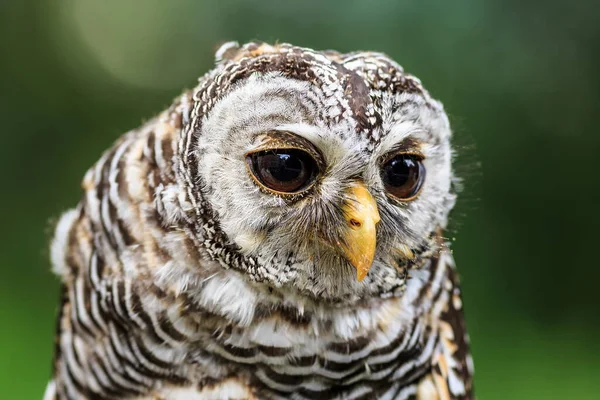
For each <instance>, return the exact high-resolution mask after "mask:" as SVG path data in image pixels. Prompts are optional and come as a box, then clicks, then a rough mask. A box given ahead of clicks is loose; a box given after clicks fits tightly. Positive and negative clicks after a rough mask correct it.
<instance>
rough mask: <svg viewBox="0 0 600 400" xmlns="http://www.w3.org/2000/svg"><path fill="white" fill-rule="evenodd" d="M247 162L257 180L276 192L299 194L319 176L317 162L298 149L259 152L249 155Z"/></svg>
mask: <svg viewBox="0 0 600 400" xmlns="http://www.w3.org/2000/svg"><path fill="white" fill-rule="evenodd" d="M247 161H248V164H249V165H250V170H251V171H252V174H253V175H254V177H255V178H256V180H257V181H258V182H260V183H261V184H262V185H264V186H265V187H266V188H268V189H271V190H273V191H275V192H282V193H295V192H299V191H301V190H302V189H304V188H306V187H307V186H308V185H309V184H310V183H311V182H312V180H313V178H314V177H315V176H316V174H317V163H316V162H315V160H314V159H313V158H312V157H311V156H310V155H309V154H308V153H307V152H305V151H302V150H298V149H273V150H266V151H259V152H256V153H252V154H249V155H248V156H247Z"/></svg>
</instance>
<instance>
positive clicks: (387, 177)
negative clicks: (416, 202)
mask: <svg viewBox="0 0 600 400" xmlns="http://www.w3.org/2000/svg"><path fill="white" fill-rule="evenodd" d="M422 160H423V159H422V157H420V156H418V155H414V154H398V155H396V156H395V157H393V158H391V159H390V160H388V161H387V162H386V163H385V164H383V167H382V169H381V179H382V180H383V183H384V184H385V188H386V190H387V191H388V192H389V193H390V194H391V195H392V196H394V197H396V198H397V199H399V200H403V201H407V200H413V199H414V198H415V197H416V196H417V194H418V193H419V190H421V186H422V185H423V181H424V180H425V167H424V166H423V162H422Z"/></svg>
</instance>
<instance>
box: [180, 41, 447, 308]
mask: <svg viewBox="0 0 600 400" xmlns="http://www.w3.org/2000/svg"><path fill="white" fill-rule="evenodd" d="M303 63H304V64H306V65H304V64H303ZM290 66H291V67H290ZM290 68H295V69H290ZM240 71H242V72H240ZM236 72H237V75H235V74H236ZM232 76H233V77H235V79H234V78H232ZM205 79H206V82H205V83H204V84H203V85H201V88H200V90H199V91H198V93H197V95H196V98H197V99H198V103H197V104H196V108H195V111H194V113H195V114H196V115H195V118H194V121H195V122H192V123H191V124H190V128H189V131H190V134H191V135H192V136H193V138H192V139H193V140H190V144H189V152H190V154H191V158H190V161H189V162H190V163H192V171H193V173H191V175H192V176H193V179H192V180H193V181H194V182H196V183H197V184H196V185H195V187H194V188H193V189H192V190H193V192H194V194H195V195H196V196H197V198H198V202H197V203H198V204H200V207H205V208H207V209H210V210H209V211H210V214H211V215H212V219H213V220H214V221H212V222H213V225H212V226H210V227H209V228H206V226H207V223H209V222H210V221H201V224H203V226H204V227H205V228H204V229H205V231H206V230H210V229H212V230H213V231H218V232H219V234H218V235H213V236H212V238H210V239H209V240H213V241H215V242H220V243H217V245H218V246H216V245H213V246H212V248H216V247H218V248H219V250H217V251H215V253H214V254H215V255H214V257H215V259H217V260H218V261H220V262H221V263H222V264H225V263H226V264H227V267H230V266H231V265H230V264H233V265H234V267H236V268H238V269H239V270H241V272H242V273H244V274H246V275H247V276H248V277H249V279H250V280H254V281H260V282H266V283H268V284H269V285H271V286H276V287H292V288H294V289H297V290H298V291H300V292H302V293H306V294H308V295H310V296H312V297H317V298H321V299H330V300H341V299H346V300H356V299H360V298H365V297H371V296H375V295H382V294H384V293H390V292H394V291H397V290H400V289H401V288H402V287H403V285H404V284H405V279H406V270H407V266H408V265H409V264H410V263H413V262H415V261H416V260H418V258H419V255H420V254H422V253H423V252H425V251H426V250H428V249H430V248H431V246H433V245H434V244H433V243H434V242H435V241H434V240H433V235H434V232H435V231H436V230H437V229H438V228H443V227H444V226H445V225H446V221H447V216H448V212H449V211H450V209H451V208H452V205H453V203H454V194H453V193H452V192H451V183H452V179H453V178H452V173H451V148H450V129H449V124H448V120H447V118H446V115H445V113H444V112H443V109H442V108H441V105H440V104H439V103H437V102H435V101H434V100H432V99H431V98H430V97H429V95H428V94H427V92H425V90H424V89H422V88H421V86H420V83H419V82H418V81H417V80H416V79H415V78H412V77H409V76H407V75H405V74H404V73H403V72H402V70H401V68H400V67H399V66H398V65H397V64H395V63H394V62H393V61H391V60H389V59H388V58H387V57H385V56H383V55H380V54H374V53H355V54H353V55H340V54H337V53H327V54H324V53H316V52H312V51H310V50H307V49H301V48H296V47H292V46H287V45H282V46H278V47H271V46H267V45H258V44H253V45H246V46H245V47H244V48H241V49H236V52H235V53H234V55H233V56H232V57H230V59H227V60H225V61H223V62H222V64H221V66H220V69H219V68H218V69H217V70H216V72H214V73H213V74H212V75H210V76H208V77H206V78H205ZM218 82H220V83H218ZM218 84H219V85H221V86H223V87H224V88H223V89H222V90H221V92H220V95H219V96H217V99H216V100H215V101H214V103H213V104H209V105H207V104H206V102H205V103H201V102H202V94H203V93H205V91H207V90H211V88H210V87H211V85H213V89H212V90H213V91H214V90H215V89H214V85H218ZM203 90H204V91H203ZM203 211H204V212H206V211H207V210H206V209H205V210H203ZM232 260H233V261H232Z"/></svg>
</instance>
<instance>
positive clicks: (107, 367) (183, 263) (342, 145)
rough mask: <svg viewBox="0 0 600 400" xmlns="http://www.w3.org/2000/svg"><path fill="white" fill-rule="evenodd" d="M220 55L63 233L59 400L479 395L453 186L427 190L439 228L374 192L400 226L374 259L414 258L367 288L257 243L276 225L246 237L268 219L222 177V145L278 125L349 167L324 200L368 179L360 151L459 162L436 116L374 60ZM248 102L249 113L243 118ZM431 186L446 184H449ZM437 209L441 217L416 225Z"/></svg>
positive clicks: (114, 163)
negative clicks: (390, 252) (454, 238)
mask: <svg viewBox="0 0 600 400" xmlns="http://www.w3.org/2000/svg"><path fill="white" fill-rule="evenodd" d="M217 57H218V58H219V59H220V62H219V64H218V65H217V68H216V69H215V70H213V71H211V72H209V73H208V74H207V75H205V76H204V77H203V78H201V80H200V83H199V86H198V87H197V88H196V89H195V90H193V91H191V92H186V93H184V94H183V95H181V96H180V97H179V98H177V99H176V100H175V102H174V103H173V105H172V106H171V107H170V108H169V109H168V110H166V111H164V112H163V113H161V114H160V115H159V116H157V117H156V118H154V119H152V120H151V121H149V122H147V123H146V124H145V125H144V126H142V127H141V128H139V129H136V130H133V131H131V132H129V133H127V134H125V135H124V136H123V137H122V138H121V139H119V140H118V141H117V142H116V143H115V144H114V146H113V147H112V148H111V149H110V150H108V151H107V152H106V153H104V155H103V156H102V157H101V158H100V160H99V161H98V162H97V163H96V164H95V165H94V166H93V167H92V168H91V169H90V170H89V171H88V172H87V174H86V175H85V177H84V180H83V183H82V187H83V191H84V195H83V198H82V200H81V202H80V204H79V205H78V207H77V208H76V209H74V210H71V211H69V212H67V213H66V214H64V215H63V217H62V219H61V220H60V222H59V224H58V226H57V229H56V235H55V238H54V241H53V243H52V263H53V266H54V271H55V272H56V273H57V274H58V275H59V276H60V277H61V280H62V282H63V289H62V291H63V293H62V305H61V309H60V310H61V311H60V314H59V318H58V335H57V338H56V356H55V361H54V377H53V380H52V381H51V383H50V384H49V386H48V389H47V391H46V395H45V399H81V398H89V399H140V400H141V399H165V400H167V399H258V398H269V399H283V398H286V399H288V398H289V399H314V398H319V399H320V398H323V399H367V398H381V399H465V400H466V399H472V398H473V394H472V393H473V391H472V390H473V388H472V373H473V368H472V361H471V359H470V355H469V349H468V337H467V334H466V329H465V326H464V318H463V315H462V302H461V294H460V289H459V284H458V279H457V274H456V271H455V269H454V264H453V261H452V256H451V255H450V252H449V250H448V249H447V246H446V245H445V243H444V241H443V239H442V237H441V235H442V234H441V229H442V228H443V226H444V225H445V223H446V219H447V213H448V212H449V209H450V208H451V207H452V204H453V202H454V194H452V193H450V191H449V189H443V190H442V189H440V188H441V187H442V186H441V185H442V184H441V183H440V186H433V185H434V183H435V182H434V183H432V184H431V185H432V186H431V187H428V188H426V189H424V190H429V191H430V192H431V193H433V194H432V196H434V195H435V193H436V190H437V191H438V192H440V193H442V194H441V195H437V197H435V196H434V197H435V198H436V199H439V200H435V201H437V203H435V201H434V200H431V201H430V202H429V203H431V204H434V203H435V204H436V205H438V206H437V207H438V208H439V209H438V208H436V209H435V212H433V211H432V210H433V207H434V206H433V205H431V204H429V203H423V204H421V205H414V207H415V208H414V209H408V208H407V207H405V208H404V209H402V208H398V207H395V208H394V207H393V206H392V205H391V204H388V203H389V202H388V201H387V200H385V201H384V200H383V198H384V195H383V194H381V193H376V194H375V196H376V197H377V200H378V204H380V203H381V204H382V205H381V209H382V211H381V212H382V214H383V220H382V225H384V224H386V221H387V220H389V221H392V220H393V221H400V222H402V223H397V222H394V224H392V222H389V223H388V225H387V228H386V227H385V226H384V227H382V230H381V232H378V241H379V242H380V243H382V244H381V245H380V246H389V245H390V244H393V243H395V241H396V240H397V239H394V238H395V237H397V236H399V235H401V236H402V238H403V239H402V240H403V243H406V248H408V249H409V250H405V251H404V253H405V254H404V255H401V256H397V255H395V256H394V257H392V258H390V257H387V256H385V254H384V255H382V256H381V257H378V258H377V259H376V260H375V263H374V266H373V268H372V270H371V272H370V273H369V276H368V277H367V278H366V279H365V281H364V282H362V283H360V284H359V283H357V282H355V281H354V280H352V279H349V277H351V271H348V270H347V269H345V268H347V266H346V265H345V264H344V265H342V264H340V265H339V266H337V264H335V263H336V262H338V261H335V260H334V261H331V264H332V265H334V264H335V265H334V267H332V268H331V270H330V271H329V272H327V271H325V272H323V271H320V270H318V268H317V267H316V265H317V262H319V263H327V262H328V260H329V258H327V257H328V256H327V255H326V254H322V255H320V257H321V258H319V259H318V260H317V261H314V260H311V261H310V262H309V261H307V259H305V258H303V257H302V254H303V251H304V252H308V251H309V250H310V249H311V245H310V243H305V242H304V241H303V240H304V239H297V240H296V239H295V241H293V242H292V244H293V246H297V249H298V250H297V251H296V252H294V253H293V254H291V253H292V252H291V251H285V250H286V249H287V247H286V246H288V245H289V246H291V245H290V244H288V243H287V242H285V240H290V241H291V239H289V238H288V239H282V238H287V237H288V236H289V235H288V236H286V235H285V234H284V233H281V232H279V233H281V234H280V235H279V236H277V238H276V240H275V239H273V238H271V237H268V234H267V233H261V232H262V230H264V229H266V230H267V231H269V232H271V231H273V230H275V231H276V232H277V229H278V228H277V227H268V226H267V227H265V226H263V225H268V224H267V223H266V222H265V223H264V224H263V225H261V226H259V227H253V228H252V230H249V229H250V228H247V227H246V225H244V224H243V223H242V222H243V221H244V220H243V219H241V218H238V217H236V214H235V213H239V212H248V211H249V210H254V211H255V212H256V211H258V212H261V211H262V210H263V209H262V208H256V207H257V206H256V205H253V204H250V202H248V200H244V196H243V195H240V196H238V197H236V200H235V201H233V200H229V199H228V197H227V194H226V191H227V190H229V189H228V188H231V187H232V186H233V184H231V185H228V186H223V188H222V189H221V187H219V186H218V185H219V184H220V183H219V182H220V181H221V179H219V177H220V176H221V175H219V174H225V173H227V172H228V170H227V168H225V167H224V166H221V165H220V164H219V160H221V159H220V158H219V157H217V154H218V153H216V151H217V150H215V148H219V149H221V148H223V146H228V143H229V142H228V140H232V139H231V138H230V136H228V135H229V132H231V131H235V132H236V135H237V137H238V139H236V142H231V143H229V146H230V147H231V148H235V147H236V146H239V147H240V148H241V149H247V148H248V147H249V146H251V145H252V142H251V141H250V139H248V141H247V142H244V143H243V144H238V143H237V140H242V139H243V138H244V137H246V136H248V137H249V138H251V137H253V135H252V134H251V132H260V131H265V130H266V129H269V128H271V127H272V126H277V127H285V129H289V130H293V131H294V132H295V133H297V134H298V135H300V136H303V137H305V138H307V139H309V140H311V142H313V143H320V145H319V148H321V149H322V151H323V153H324V157H325V158H326V159H327V160H328V161H329V162H330V163H332V164H333V163H334V162H333V161H332V160H338V161H339V165H338V170H337V172H335V171H334V172H331V174H332V175H331V176H330V177H329V181H327V179H328V178H324V180H323V182H321V185H320V189H319V190H320V191H321V192H320V193H319V196H321V197H319V199H320V201H322V202H324V203H326V202H327V201H329V202H330V203H331V204H333V203H334V202H335V201H337V200H338V198H337V197H336V196H335V193H334V192H335V190H337V189H339V188H338V185H340V184H339V183H338V182H343V181H344V179H350V178H349V177H348V176H350V177H351V176H354V175H355V173H353V172H352V171H353V169H356V168H359V166H360V165H363V164H364V158H360V157H358V158H357V157H355V156H354V154H355V153H361V154H375V156H377V155H378V154H379V153H378V152H382V153H383V152H385V151H388V150H389V149H390V148H393V146H394V143H399V142H401V141H402V140H404V139H405V138H406V137H408V136H411V137H415V138H417V140H421V141H422V142H423V143H424V146H423V148H424V150H423V151H424V152H426V153H427V154H431V158H432V159H435V157H440V159H441V160H442V161H440V163H441V164H444V165H445V163H446V162H449V158H448V159H446V156H445V154H446V152H447V151H446V150H448V153H449V148H447V146H449V145H448V144H447V143H446V142H447V141H448V138H449V131H448V128H447V118H446V117H445V114H444V113H443V109H442V107H441V104H440V103H438V102H436V101H435V100H433V99H431V98H430V96H429V94H428V93H427V92H426V91H425V90H424V89H423V87H422V85H421V83H420V82H419V81H418V80H417V79H416V78H414V77H412V76H410V75H407V74H405V73H404V72H403V70H402V68H401V67H400V66H398V65H397V64H396V63H395V62H393V61H392V60H390V59H389V58H387V57H386V56H384V55H382V54H378V53H351V54H345V55H343V54H339V53H336V52H315V51H312V50H309V49H303V48H298V47H294V46H291V45H277V46H269V45H266V44H261V43H250V44H247V45H245V46H242V47H239V46H237V45H233V44H227V45H225V46H224V47H222V48H221V49H220V50H219V52H218V53H217ZM249 98H250V99H252V100H251V101H250V100H248V99H249ZM244 102H246V103H247V102H250V104H253V105H254V108H253V111H252V113H251V114H247V113H246V114H245V113H244V112H243V111H244V110H239V111H236V109H235V105H236V104H242V103H244ZM244 104H245V103H244ZM290 104H292V106H290ZM227 107H233V108H227ZM233 115H236V117H234V116H233ZM433 116H435V118H433ZM428 121H431V122H428ZM325 130H326V131H327V132H328V133H327V135H325V134H323V133H322V132H323V131H325ZM246 134H247V135H246ZM220 136H222V137H220ZM212 137H214V138H216V139H215V140H214V141H209V140H205V138H212ZM211 140H212V139H211ZM244 140H245V139H244ZM427 146H429V147H427ZM340 149H342V150H340ZM343 149H346V150H343ZM438 153H439V154H442V153H443V154H444V155H443V157H442V155H439V156H438V155H436V154H438ZM367 162H368V161H367ZM435 168H437V167H436V165H432V170H434V171H435ZM221 169H222V170H223V171H221ZM439 169H440V171H442V168H441V167H440V168H439ZM206 170H210V171H213V173H212V174H208V173H206ZM214 171H216V172H214ZM349 171H350V172H349ZM231 172H232V173H231V174H230V175H231V178H230V179H238V181H235V180H232V181H228V182H227V183H231V182H233V183H236V182H237V183H238V185H237V186H236V187H242V186H243V187H245V188H246V189H245V190H248V193H249V194H248V196H250V197H248V198H250V199H254V198H255V197H252V196H263V197H261V198H265V199H266V195H264V194H262V193H258V192H257V191H256V189H255V188H254V187H252V186H251V185H250V184H246V183H244V182H240V181H239V179H241V178H240V175H239V174H237V173H236V171H231ZM336 174H337V175H336ZM344 174H349V175H344ZM429 175H432V173H429ZM429 175H428V176H429ZM437 175H438V179H439V180H440V182H446V181H448V182H447V185H450V180H451V179H452V177H451V175H450V173H449V172H447V173H445V174H444V173H442V172H440V173H439V174H437ZM334 178H335V179H334ZM228 179H229V178H228ZM369 179H371V180H374V179H375V178H373V177H371V178H369V174H368V173H367V174H366V175H365V180H366V181H369ZM244 185H246V186H244ZM444 185H446V183H444ZM340 187H341V186H340ZM443 187H444V188H445V187H446V186H443ZM446 192H447V193H446ZM424 195H425V193H424V194H423V196H424ZM265 201H268V202H270V203H268V210H269V213H270V217H271V218H273V220H274V221H278V222H279V224H280V225H286V224H287V225H292V226H294V228H295V229H294V230H293V231H298V229H308V228H310V227H312V226H313V224H314V222H313V219H322V218H329V219H330V220H331V223H332V224H334V223H335V222H336V218H338V216H336V212H337V210H336V208H335V207H333V206H332V207H331V208H330V209H329V210H330V211H321V214H319V217H318V218H317V217H315V216H314V215H310V214H306V213H302V211H301V210H303V208H302V207H305V208H304V210H306V209H307V208H308V206H307V205H306V203H310V199H300V200H295V201H297V202H298V203H293V205H294V206H296V204H299V205H297V208H298V210H300V211H297V214H294V217H293V218H292V217H289V216H286V215H283V214H282V212H281V209H282V208H284V206H286V204H288V203H286V200H283V199H276V198H269V199H268V200H265ZM438 203H439V204H438ZM288 206H289V205H288ZM240 207H242V209H240ZM243 207H246V209H245V210H244V209H243ZM253 207H254V208H253ZM290 207H291V206H290ZM410 207H413V205H411V206H410ZM418 207H421V208H418ZM430 209H431V210H430ZM324 210H327V209H326V208H325V209H324ZM423 210H425V211H427V213H428V214H431V215H432V216H431V217H422V218H420V219H419V218H417V217H416V216H417V215H420V214H419V213H424V211H423ZM328 212H329V213H330V214H328ZM324 215H329V217H324ZM386 218H387V220H386ZM409 219H410V221H411V222H410V223H409V222H408V220H409ZM415 220H417V221H416V222H414V221H415ZM293 224H296V225H293ZM411 224H413V225H411ZM414 224H416V225H414ZM407 227H412V228H411V229H408V228H407ZM267 228H268V229H267ZM244 229H248V232H246V231H244ZM386 229H387V230H386ZM419 232H426V234H422V233H421V234H419ZM261 235H262V236H261ZM272 235H273V236H275V235H274V234H272ZM257 237H258V238H259V239H257ZM379 253H382V254H383V253H385V252H383V251H382V250H381V249H378V254H379ZM409 253H410V254H409Z"/></svg>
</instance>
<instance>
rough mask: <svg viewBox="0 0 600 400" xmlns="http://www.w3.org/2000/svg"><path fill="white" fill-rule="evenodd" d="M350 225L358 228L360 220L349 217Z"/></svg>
mask: <svg viewBox="0 0 600 400" xmlns="http://www.w3.org/2000/svg"><path fill="white" fill-rule="evenodd" d="M350 225H352V226H353V227H355V228H360V226H361V225H362V224H361V223H360V221H359V220H357V219H354V218H351V219H350Z"/></svg>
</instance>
